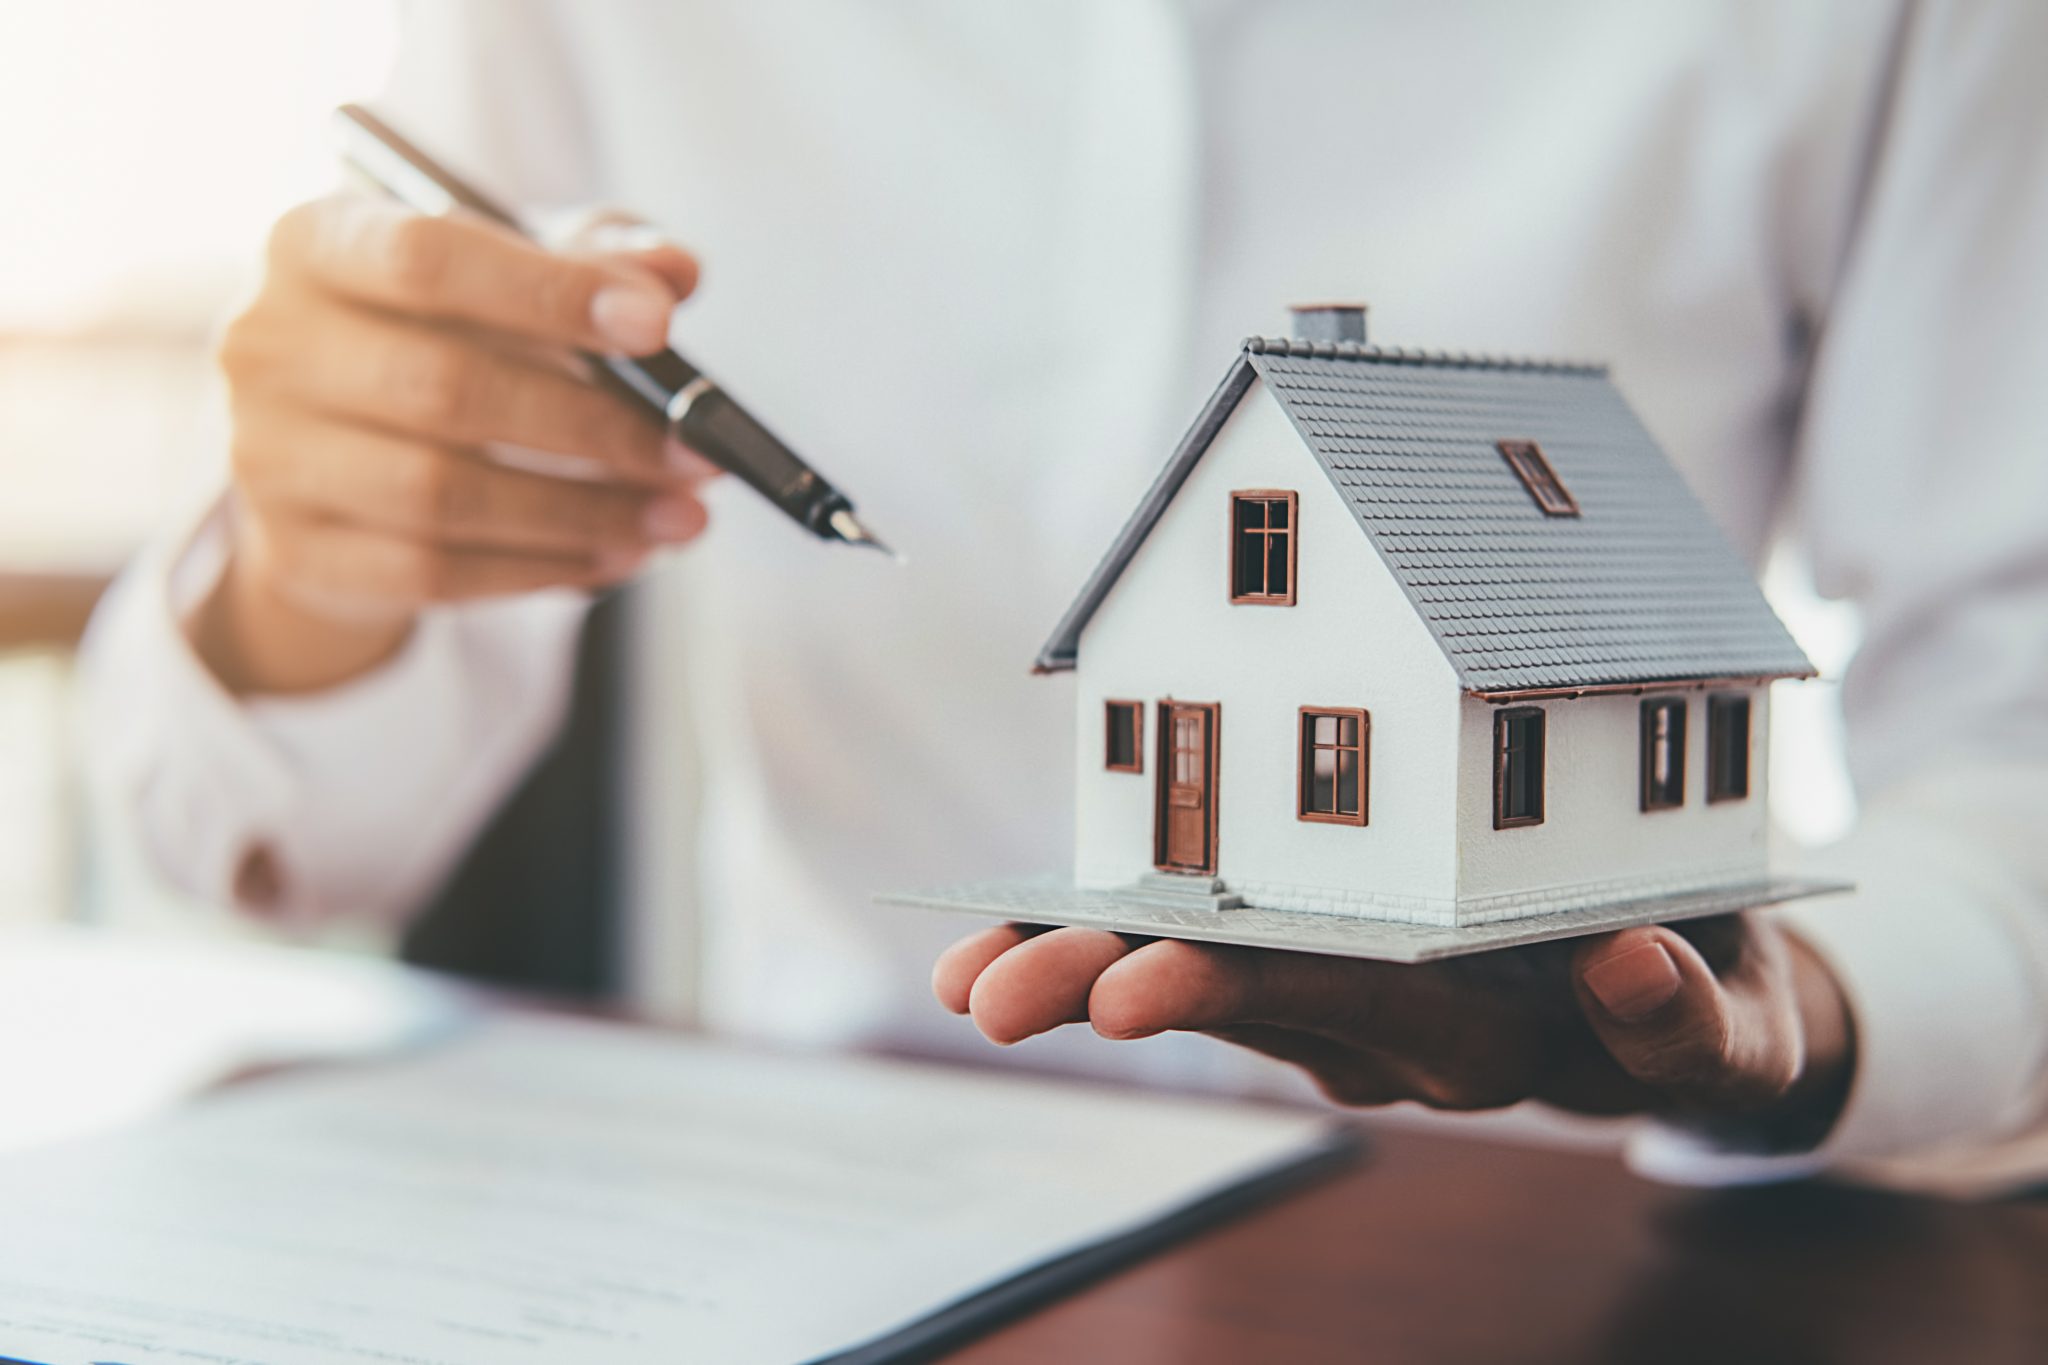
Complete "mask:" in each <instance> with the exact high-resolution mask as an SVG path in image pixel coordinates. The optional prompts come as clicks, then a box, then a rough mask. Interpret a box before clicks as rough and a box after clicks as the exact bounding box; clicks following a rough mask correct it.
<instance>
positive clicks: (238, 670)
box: [183, 527, 414, 696]
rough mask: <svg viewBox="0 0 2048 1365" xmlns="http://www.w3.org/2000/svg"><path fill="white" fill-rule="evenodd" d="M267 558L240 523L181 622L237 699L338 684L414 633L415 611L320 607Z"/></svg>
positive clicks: (209, 666) (394, 649) (195, 648)
mask: <svg viewBox="0 0 2048 1365" xmlns="http://www.w3.org/2000/svg"><path fill="white" fill-rule="evenodd" d="M263 561H264V556H263V554H262V552H261V549H260V547H258V546H256V545H253V544H252V543H251V540H250V538H249V537H248V535H247V533H246V532H245V531H244V530H243V529H242V528H240V527H238V528H237V529H236V531H235V533H234V536H233V542H232V544H231V547H230V549H229V552H228V556H227V560H226V563H225V564H224V566H223V567H222V570H221V574H220V578H219V579H218V581H216V582H215V584H214V585H213V589H212V591H210V592H208V593H207V594H206V596H205V597H203V598H202V599H200V601H199V603H198V604H197V605H196V606H195V607H194V608H193V610H192V612H191V613H190V615H188V616H187V617H186V619H185V621H184V622H183V626H184V631H185V636H186V638H187V639H188V640H189V641H190V642H191V645H192V648H193V651H194V652H195V653H196V654H197V655H198V656H199V659H200V661H201V662H202V663H204V664H205V665H206V667H207V669H208V670H209V671H210V672H212V673H213V675H214V676H215V677H216V678H218V679H219V680H220V682H221V684H222V686H224V687H226V688H227V690H228V691H229V692H232V693H234V694H235V695H237V696H246V695H250V694H256V693H303V692H317V691H321V690H324V689H326V688H330V687H336V686H339V685H340V684H342V683H345V682H348V681H350V680H352V679H354V678H357V677H360V676H361V675H362V674H364V673H367V672H369V671H370V670H371V669H374V668H376V667H377V666H378V665H379V664H382V663H384V662H385V661H386V660H388V659H389V658H391V656H392V655H394V654H396V653H397V652H398V651H399V649H400V648H401V647H403V646H404V644H405V642H406V639H407V638H408V637H409V636H410V635H411V633H412V626H413V619H414V618H413V617H412V616H411V615H410V614H402V615H391V616H377V617H348V616H342V615H340V614H338V613H334V612H330V611H324V610H321V609H320V608H318V607H316V606H314V605H312V604H310V603H307V602H305V601H303V600H301V599H300V598H298V597H296V596H294V595H293V594H292V593H291V592H290V591H289V590H287V589H286V588H284V587H283V585H281V584H279V583H278V582H277V581H276V579H275V577H274V576H273V575H272V574H271V573H269V572H268V571H267V570H266V569H265V568H264V564H263Z"/></svg>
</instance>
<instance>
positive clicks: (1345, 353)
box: [1244, 336, 1607, 375]
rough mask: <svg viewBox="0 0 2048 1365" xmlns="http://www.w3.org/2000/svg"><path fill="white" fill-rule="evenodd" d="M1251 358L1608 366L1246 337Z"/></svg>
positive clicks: (1560, 368)
mask: <svg viewBox="0 0 2048 1365" xmlns="http://www.w3.org/2000/svg"><path fill="white" fill-rule="evenodd" d="M1244 349H1245V351H1246V352H1247V353H1249V354H1251V355H1284V356H1296V357H1300V358H1302V359H1313V360H1377V361H1382V362H1384V363H1386V364H1389V365H1433V366H1438V367H1441V368H1445V369H1460V370H1540V371H1544V372H1546V373H1557V374H1590V375H1604V374H1606V373H1607V366H1606V365H1605V364H1602V363H1600V362H1598V361H1591V360H1550V359H1542V358H1538V357H1532V356H1504V355H1474V354H1472V353H1470V352H1467V351H1425V350H1421V349H1416V348H1410V347H1407V346H1375V345H1373V344H1372V343H1370V342H1364V341H1302V340H1300V339H1298V338H1295V337H1262V336H1249V337H1246V338H1245V339H1244Z"/></svg>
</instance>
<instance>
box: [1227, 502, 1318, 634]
mask: <svg viewBox="0 0 2048 1365" xmlns="http://www.w3.org/2000/svg"><path fill="white" fill-rule="evenodd" d="M1241 502H1285V503H1286V504H1287V531H1286V535H1287V591H1286V592H1284V593H1240V592H1239V591H1238V590H1237V536H1238V530H1237V506H1238V504H1239V503H1241ZM1255 534H1257V535H1261V536H1264V537H1267V538H1268V539H1270V538H1271V537H1272V536H1273V535H1275V534H1276V533H1275V532H1274V531H1272V530H1271V529H1267V530H1263V531H1259V532H1256V533H1255ZM1224 537H1225V538H1224V546H1225V551H1226V552H1225V554H1224V556H1223V570H1224V574H1225V579H1224V584H1225V586H1226V587H1227V588H1228V589H1229V590H1230V603H1231V605H1232V606H1252V607H1291V606H1293V605H1294V603H1295V597H1296V592H1297V589H1298V587H1299V584H1300V576H1299V574H1298V573H1297V565H1298V564H1299V562H1300V559H1301V495H1300V494H1298V493H1296V492H1294V491H1293V490H1292V489H1288V488H1239V489H1234V490H1233V491H1232V492H1231V494H1230V520H1229V521H1228V523H1226V524H1225V526H1224ZM1269 548H1270V547H1269ZM1267 559H1268V556H1267V555H1261V556H1259V563H1260V565H1261V566H1263V565H1265V563H1266V562H1267Z"/></svg>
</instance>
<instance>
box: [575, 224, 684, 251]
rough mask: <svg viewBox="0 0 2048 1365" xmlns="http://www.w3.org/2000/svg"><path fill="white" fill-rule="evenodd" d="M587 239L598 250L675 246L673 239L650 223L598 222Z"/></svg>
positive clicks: (649, 249) (648, 249)
mask: <svg viewBox="0 0 2048 1365" xmlns="http://www.w3.org/2000/svg"><path fill="white" fill-rule="evenodd" d="M587 240H588V242H589V244H590V245H591V246H592V247H593V248H595V249H596V250H598V251H653V250H655V249H657V248H659V247H665V246H675V245H676V243H675V240H674V239H673V238H671V237H670V236H669V235H668V234H667V233H665V232H663V231H662V230H661V229H660V228H658V227H656V226H654V224H652V223H629V222H613V223H599V224H598V225H597V226H596V227H594V228H592V229H590V232H589V234H588V237H587Z"/></svg>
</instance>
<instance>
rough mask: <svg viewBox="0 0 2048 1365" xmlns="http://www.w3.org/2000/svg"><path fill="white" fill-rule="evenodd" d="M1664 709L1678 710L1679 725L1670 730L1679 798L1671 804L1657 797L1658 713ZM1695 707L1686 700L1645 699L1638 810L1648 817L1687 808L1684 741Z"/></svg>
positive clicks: (1642, 721)
mask: <svg viewBox="0 0 2048 1365" xmlns="http://www.w3.org/2000/svg"><path fill="white" fill-rule="evenodd" d="M1665 709H1672V710H1676V711H1677V713H1678V720H1677V723H1676V724H1674V725H1673V726H1672V727H1671V767H1672V780H1673V781H1674V782H1675V783H1676V784H1677V786H1678V795H1677V796H1676V797H1675V798H1674V799H1672V800H1669V801H1665V800H1660V799H1659V798H1658V796H1657V794H1656V793H1657V780H1656V779H1657V764H1656V746H1657V720H1656V717H1657V712H1659V711H1661V710H1665ZM1691 710H1692V707H1691V705H1690V704H1688V703H1687V701H1686V699H1685V698H1684V697H1671V696H1664V697H1645V698H1643V704H1642V708H1641V716H1642V719H1641V721H1640V722H1639V728H1638V736H1639V739H1640V741H1641V745H1642V758H1641V768H1642V772H1641V779H1640V782H1639V784H1638V790H1637V796H1638V798H1639V808H1640V809H1641V810H1642V811H1644V812H1645V813H1648V812H1650V811H1655V810H1677V809H1679V808H1680V807H1682V806H1684V805H1685V741H1686V730H1687V729H1688V727H1689V722H1690V714H1689V713H1690V712H1691Z"/></svg>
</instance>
